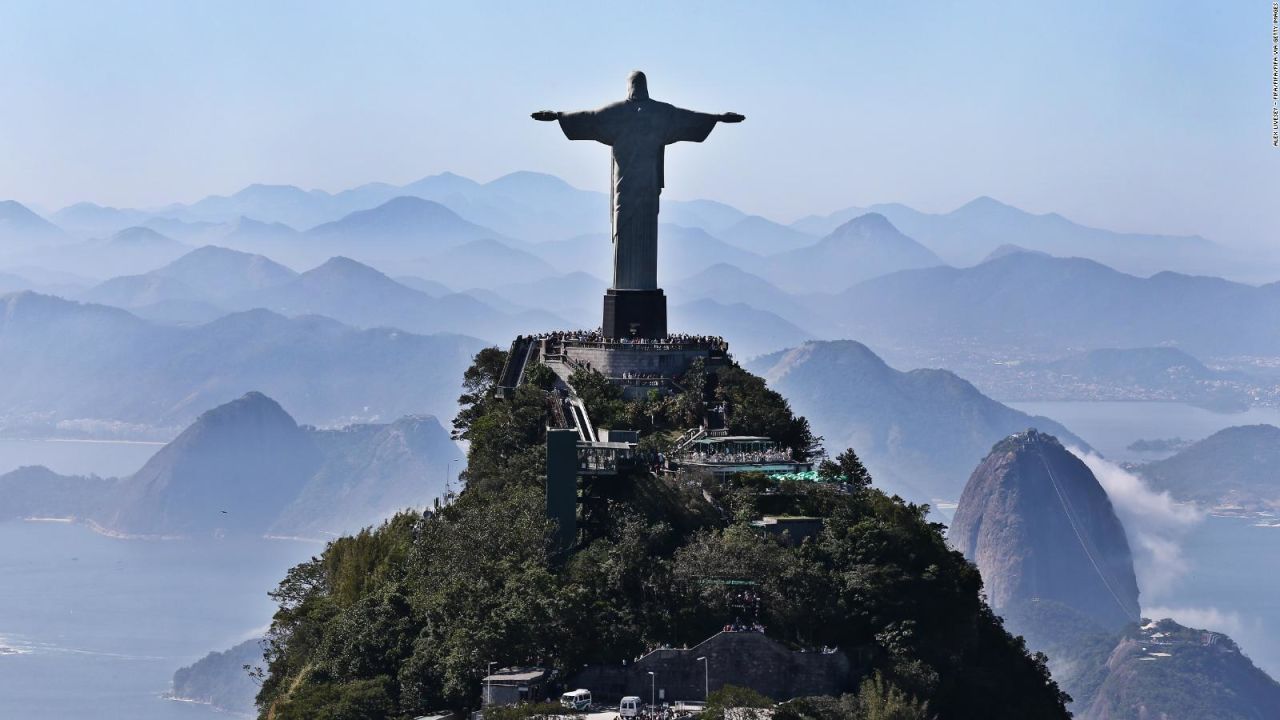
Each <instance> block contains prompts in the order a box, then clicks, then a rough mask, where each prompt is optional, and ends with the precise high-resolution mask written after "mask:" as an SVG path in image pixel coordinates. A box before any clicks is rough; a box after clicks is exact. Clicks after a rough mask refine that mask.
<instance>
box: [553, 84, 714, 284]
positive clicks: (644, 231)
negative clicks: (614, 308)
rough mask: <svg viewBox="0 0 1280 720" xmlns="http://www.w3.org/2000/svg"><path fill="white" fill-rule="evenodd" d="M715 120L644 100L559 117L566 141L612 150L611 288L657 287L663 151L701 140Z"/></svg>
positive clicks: (627, 101)
mask: <svg viewBox="0 0 1280 720" xmlns="http://www.w3.org/2000/svg"><path fill="white" fill-rule="evenodd" d="M717 120H718V116H716V115H712V114H709V113H700V112H694V111H693V110H683V109H681V108H678V107H675V106H674V105H670V104H668V103H664V102H659V101H657V100H650V99H647V98H646V99H637V100H623V101H622V102H617V103H613V104H612V105H607V106H605V107H603V108H600V109H599V110H587V111H584V112H573V113H562V114H561V115H560V129H561V130H562V131H564V135H565V137H567V138H569V139H570V140H595V141H596V142H600V143H604V144H605V145H608V146H610V147H612V148H613V182H612V195H613V197H612V200H613V287H614V288H615V289H618V290H654V289H656V288H657V287H658V195H659V194H660V193H661V192H662V187H663V177H662V165H663V154H664V149H665V148H666V146H667V145H670V144H671V143H675V142H681V141H688V142H702V141H703V140H706V139H707V136H708V135H710V134H711V131H712V129H714V128H715V126H716V122H717Z"/></svg>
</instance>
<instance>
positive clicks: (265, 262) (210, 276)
mask: <svg viewBox="0 0 1280 720" xmlns="http://www.w3.org/2000/svg"><path fill="white" fill-rule="evenodd" d="M296 276H297V273H295V272H294V271H292V270H290V269H289V268H286V267H284V266H283V265H280V264H278V263H275V262H273V261H271V260H269V259H268V258H266V257H263V256H261V255H250V254H248V253H242V252H238V251H235V250H229V249H227V248H220V247H214V246H212V245H207V246H205V247H202V248H199V249H196V250H192V251H191V252H189V253H187V254H185V255H183V256H182V257H180V258H178V259H177V260H174V261H173V262H171V263H169V264H168V265H165V266H164V267H161V268H159V269H156V270H152V271H151V272H148V273H144V274H142V275H125V276H121V277H116V278H111V279H110V280H107V281H105V282H102V283H100V284H99V285H97V286H95V287H92V288H90V289H88V290H86V291H84V292H81V293H77V294H76V295H74V297H75V298H76V299H78V300H82V301H87V302H93V303H102V304H104V305H112V306H115V307H119V308H125V309H127V310H130V311H132V312H133V313H134V314H136V315H138V316H140V317H144V318H146V319H149V320H156V321H158V322H165V323H188V324H199V323H206V322H210V321H212V320H215V319H217V318H219V317H222V316H223V315H226V314H227V307H232V306H235V305H236V304H237V303H238V302H239V300H240V299H241V298H243V297H246V296H250V295H252V294H254V293H257V292H260V291H262V290H264V289H266V288H270V287H274V286H276V285H280V284H283V283H285V282H288V281H289V280H291V279H292V278H294V277H296Z"/></svg>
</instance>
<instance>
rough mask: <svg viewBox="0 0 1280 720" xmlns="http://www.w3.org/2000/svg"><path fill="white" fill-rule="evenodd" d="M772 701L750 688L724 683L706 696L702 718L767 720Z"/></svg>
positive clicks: (708, 719)
mask: <svg viewBox="0 0 1280 720" xmlns="http://www.w3.org/2000/svg"><path fill="white" fill-rule="evenodd" d="M773 706H774V702H773V700H771V699H769V697H768V696H766V695H762V694H760V693H758V692H756V691H755V690H752V689H751V688H744V687H738V686H736V685H725V686H724V687H721V688H720V689H718V690H716V691H715V692H713V693H711V695H710V696H708V697H707V706H706V708H705V709H704V710H703V711H702V714H701V715H700V716H699V717H701V718H702V719H703V720H767V719H768V718H769V716H770V715H771V712H770V709H771V708H773Z"/></svg>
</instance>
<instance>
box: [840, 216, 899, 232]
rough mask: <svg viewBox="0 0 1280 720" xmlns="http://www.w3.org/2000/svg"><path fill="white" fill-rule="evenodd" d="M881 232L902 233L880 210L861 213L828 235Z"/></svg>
mask: <svg viewBox="0 0 1280 720" xmlns="http://www.w3.org/2000/svg"><path fill="white" fill-rule="evenodd" d="M881 233H891V234H893V235H901V234H902V233H901V232H899V231H898V228H896V227H894V225H893V223H891V222H889V218H887V217H885V216H884V215H881V214H880V213H878V212H869V213H866V214H863V215H859V216H858V217H856V218H853V219H852V220H850V221H848V222H846V223H844V224H843V225H841V226H839V227H837V228H836V229H835V230H832V231H831V234H830V235H829V236H828V237H847V236H851V235H857V236H862V237H867V236H871V235H878V234H881Z"/></svg>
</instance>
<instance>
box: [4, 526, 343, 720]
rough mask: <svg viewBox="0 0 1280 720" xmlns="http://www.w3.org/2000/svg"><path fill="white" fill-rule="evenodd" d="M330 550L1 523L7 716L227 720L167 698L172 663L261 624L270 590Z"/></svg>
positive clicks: (281, 543) (236, 638) (190, 658)
mask: <svg viewBox="0 0 1280 720" xmlns="http://www.w3.org/2000/svg"><path fill="white" fill-rule="evenodd" d="M320 550H321V546H320V545H317V544H312V543H301V542H292V541H268V540H236V541H231V540H228V541H221V542H218V541H202V542H185V541H168V542H164V541H160V542H154V541H153V542H148V541H138V540H117V539H113V538H109V537H105V536H102V535H98V534H96V533H94V532H92V531H90V530H88V529H87V528H84V527H81V526H78V525H72V524H68V523H49V522H21V521H11V522H3V523H0V718H42V719H48V720H63V719H64V718H65V719H67V720H70V719H71V718H122V719H132V720H170V719H179V718H181V719H190V718H214V717H217V718H223V720H225V719H226V718H227V717H228V715H227V714H225V713H219V712H216V711H214V710H213V709H211V708H209V707H206V706H203V705H197V704H193V703H183V702H176V701H172V700H166V699H164V697H163V695H164V694H165V692H166V691H168V689H169V682H170V679H171V677H172V675H173V671H174V670H176V669H178V668H179V667H181V666H183V665H187V664H190V663H191V662H192V661H194V660H196V659H198V658H200V657H202V656H203V655H205V654H206V653H208V652H209V651H210V650H224V649H226V648H228V647H230V646H231V645H233V644H235V643H237V642H240V641H242V640H245V639H248V638H250V637H254V636H256V635H258V634H260V633H261V632H262V631H263V629H264V628H265V626H266V625H267V623H268V622H270V618H271V614H272V612H273V611H274V607H273V606H272V603H271V601H270V599H269V598H268V597H267V591H268V590H270V589H271V588H273V587H275V585H276V583H277V582H278V581H279V580H280V578H282V577H283V576H284V572H285V571H286V570H287V569H288V568H289V567H291V566H292V565H294V564H296V563H298V562H300V561H302V560H305V559H306V558H308V557H309V556H311V555H312V554H316V553H318V552H319V551H320Z"/></svg>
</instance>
